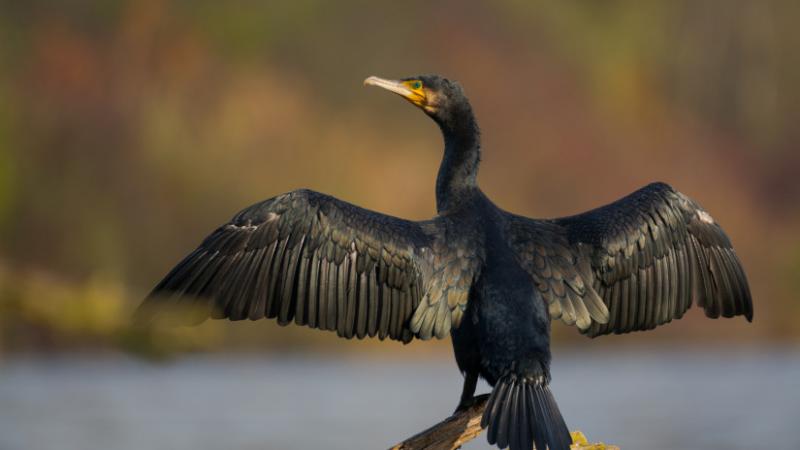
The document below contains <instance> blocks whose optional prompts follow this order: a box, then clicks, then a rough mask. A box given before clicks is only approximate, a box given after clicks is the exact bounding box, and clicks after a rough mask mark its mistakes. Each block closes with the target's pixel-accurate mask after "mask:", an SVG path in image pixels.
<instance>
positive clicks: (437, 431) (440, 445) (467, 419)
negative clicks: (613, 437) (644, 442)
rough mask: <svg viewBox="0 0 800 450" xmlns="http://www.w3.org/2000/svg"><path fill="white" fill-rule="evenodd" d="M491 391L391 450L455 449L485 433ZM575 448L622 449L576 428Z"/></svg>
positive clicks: (574, 433) (582, 449) (573, 445)
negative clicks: (589, 438)
mask: <svg viewBox="0 0 800 450" xmlns="http://www.w3.org/2000/svg"><path fill="white" fill-rule="evenodd" d="M487 400H489V394H484V395H479V396H477V397H475V404H474V405H472V407H471V408H469V409H467V410H464V411H459V412H457V413H455V414H453V415H452V416H450V417H448V418H446V419H444V420H443V421H441V422H439V423H437V424H436V425H434V426H432V427H430V428H428V429H427V430H425V431H421V432H419V433H417V434H415V435H414V436H411V437H410V438H408V439H406V440H405V441H403V442H401V443H399V444H397V445H395V446H394V447H392V448H390V449H389V450H454V449H457V448H460V447H461V446H462V445H464V444H466V443H467V442H469V441H471V440H473V439H475V438H476V437H478V435H479V434H481V431H483V429H482V428H481V416H482V415H483V409H484V408H485V407H486V401H487ZM572 441H573V444H572V448H573V450H619V447H616V446H613V445H605V444H603V443H598V444H591V443H589V442H588V441H587V440H586V437H585V436H584V435H583V433H581V432H580V431H574V432H572Z"/></svg>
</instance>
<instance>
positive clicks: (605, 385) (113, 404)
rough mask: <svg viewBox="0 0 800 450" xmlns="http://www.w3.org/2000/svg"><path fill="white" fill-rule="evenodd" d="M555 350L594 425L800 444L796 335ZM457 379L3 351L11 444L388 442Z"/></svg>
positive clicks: (429, 411) (642, 448)
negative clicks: (762, 341) (700, 345)
mask: <svg viewBox="0 0 800 450" xmlns="http://www.w3.org/2000/svg"><path fill="white" fill-rule="evenodd" d="M554 356H555V360H554V362H553V368H552V372H553V391H554V393H555V396H556V399H557V401H558V403H559V405H560V407H561V411H562V413H563V414H564V417H565V418H566V420H567V424H568V425H569V426H570V429H573V430H574V429H580V430H582V431H584V432H585V433H586V434H587V436H589V438H590V439H593V440H598V441H600V440H602V441H606V442H611V443H615V444H618V445H620V446H621V448H622V449H623V450H628V449H636V450H646V449H697V450H706V449H728V450H729V449H778V448H780V449H800V352H799V351H797V350H781V351H778V350H769V351H767V350H765V351H755V350H748V351H743V352H733V351H730V350H729V351H725V352H720V351H719V350H715V349H709V350H706V351H692V352H689V353H686V352H684V351H680V352H679V351H676V350H651V351H644V350H639V351H627V352H619V353H594V354H588V353H586V354H584V353H575V352H569V351H563V350H557V351H556V352H555V355H554ZM487 389H488V388H487V386H486V385H482V386H480V387H479V391H485V390H487ZM460 390H461V376H460V374H459V373H458V372H457V370H456V368H455V363H454V362H452V360H451V359H450V358H449V357H448V358H443V360H442V361H441V362H437V361H431V360H430V357H428V358H427V359H424V360H421V361H408V360H404V361H399V362H398V361H389V360H384V359H379V360H367V359H363V360H362V359H352V357H346V358H338V357H337V358H322V357H299V358H287V357H281V356H269V355H241V356H236V357H229V358H221V357H215V356H208V357H191V358H186V359H181V360H178V361H175V362H172V363H168V364H161V365H154V364H150V363H147V362H142V361H138V360H134V359H126V358H111V359H108V358H105V359H92V358H87V357H85V356H61V357H58V358H47V359H45V358H42V359H36V358H33V359H31V358H25V359H12V360H10V361H4V362H0V449H2V450H18V449H20V450H21V449H25V450H29V449H33V450H49V449H59V450H70V449H76V450H78V449H80V450H91V449H104V450H105V449H119V450H153V449H176V450H178V449H191V450H221V449H259V450H264V449H282V450H288V449H312V448H326V449H384V448H387V447H389V446H390V445H392V444H394V443H396V442H399V441H400V440H402V439H404V438H406V437H408V436H410V435H412V434H414V433H416V432H417V431H420V430H422V429H423V428H425V427H427V426H429V425H432V424H433V423H435V422H437V421H439V420H440V419H442V418H444V417H446V416H447V415H448V414H449V413H450V412H451V411H452V409H453V408H454V407H455V405H456V402H457V400H458V396H459V394H460V392H461V391H460ZM465 448H467V449H483V448H489V446H488V445H487V444H486V441H485V437H484V436H480V437H479V438H478V439H476V440H475V441H473V442H472V443H470V444H469V445H468V446H467V447H465Z"/></svg>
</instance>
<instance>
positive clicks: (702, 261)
mask: <svg viewBox="0 0 800 450" xmlns="http://www.w3.org/2000/svg"><path fill="white" fill-rule="evenodd" d="M508 218H509V221H508V225H507V233H508V235H509V236H510V244H511V246H512V248H514V250H515V251H516V252H517V254H518V255H519V258H520V261H521V262H522V263H523V265H524V266H525V268H526V269H527V271H528V272H529V273H530V274H531V277H532V279H533V281H534V283H535V284H536V286H537V287H538V288H539V291H540V292H541V294H542V296H543V297H544V299H545V300H546V301H547V302H548V304H549V307H550V314H551V317H552V318H559V317H560V318H561V319H562V320H564V322H566V323H567V324H570V325H571V324H576V325H577V326H578V328H579V329H580V330H581V332H582V333H585V334H587V335H589V336H598V335H602V334H609V333H617V334H619V333H627V332H630V331H637V330H648V329H652V328H655V327H656V326H658V325H661V324H664V323H667V322H670V321H671V320H672V319H678V318H680V317H682V316H683V314H684V312H686V310H687V309H689V307H690V306H691V304H692V302H696V303H697V304H698V305H699V306H700V307H702V308H703V309H704V310H705V314H706V316H708V317H712V318H717V317H720V316H723V317H733V316H738V315H744V316H745V317H746V318H747V320H748V321H749V320H752V317H753V305H752V299H751V296H750V288H749V287H748V283H747V278H746V276H745V274H744V270H743V269H742V265H741V263H740V262H739V258H738V257H737V256H736V252H735V251H734V250H733V247H732V246H731V242H730V240H729V239H728V237H727V236H726V235H725V232H724V231H723V230H722V228H720V226H719V225H718V224H717V223H716V222H715V221H714V219H713V218H712V217H711V216H710V215H709V214H708V213H707V212H706V211H705V210H703V209H702V208H701V207H700V205H698V204H697V203H696V202H694V201H693V200H692V199H690V198H689V197H687V196H685V195H683V194H681V193H680V192H677V191H675V190H674V189H672V188H671V187H670V186H668V185H666V184H663V183H654V184H651V185H648V186H646V187H644V188H642V189H640V190H638V191H636V192H634V193H633V194H630V195H629V196H627V197H624V198H622V199H620V200H618V201H616V202H614V203H611V204H609V205H606V206H603V207H601V208H598V209H595V210H592V211H589V212H586V213H583V214H579V215H576V216H572V217H565V218H560V219H555V220H533V219H528V218H524V217H520V216H514V215H509V216H508Z"/></svg>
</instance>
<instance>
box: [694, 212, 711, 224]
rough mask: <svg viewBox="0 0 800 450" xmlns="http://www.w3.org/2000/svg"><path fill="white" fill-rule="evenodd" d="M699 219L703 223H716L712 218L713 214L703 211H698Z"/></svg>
mask: <svg viewBox="0 0 800 450" xmlns="http://www.w3.org/2000/svg"><path fill="white" fill-rule="evenodd" d="M697 218H698V219H700V221H701V222H705V223H712V224H713V223H714V218H713V217H711V214H709V213H707V212H705V211H703V210H700V211H697Z"/></svg>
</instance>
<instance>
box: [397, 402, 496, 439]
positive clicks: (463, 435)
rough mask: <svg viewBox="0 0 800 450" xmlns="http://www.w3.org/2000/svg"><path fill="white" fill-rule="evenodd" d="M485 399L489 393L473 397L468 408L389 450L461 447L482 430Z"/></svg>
mask: <svg viewBox="0 0 800 450" xmlns="http://www.w3.org/2000/svg"><path fill="white" fill-rule="evenodd" d="M487 400H489V394H484V395H479V396H477V397H475V404H474V405H472V406H471V407H470V408H469V409H466V410H464V411H459V412H457V413H455V414H453V415H452V416H450V417H448V418H447V419H444V420H443V421H441V422H439V423H437V424H436V425H434V426H432V427H430V428H428V429H427V430H425V431H422V432H420V433H417V434H415V435H414V436H411V437H410V438H408V439H406V440H405V441H403V442H401V443H399V444H397V445H395V446H394V447H392V448H391V449H389V450H454V449H457V448H459V447H461V446H462V445H464V444H465V443H467V442H469V441H471V440H473V439H475V438H476V437H477V436H478V435H479V434H481V431H483V429H482V428H481V416H483V409H484V408H486V401H487Z"/></svg>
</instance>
